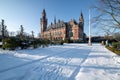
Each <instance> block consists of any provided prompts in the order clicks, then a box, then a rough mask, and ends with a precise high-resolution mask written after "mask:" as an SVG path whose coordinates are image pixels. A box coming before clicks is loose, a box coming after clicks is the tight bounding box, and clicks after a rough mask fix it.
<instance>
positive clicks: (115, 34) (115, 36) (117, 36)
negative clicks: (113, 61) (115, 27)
mask: <svg viewBox="0 0 120 80" xmlns="http://www.w3.org/2000/svg"><path fill="white" fill-rule="evenodd" d="M113 38H114V39H115V40H117V41H119V42H120V33H114V34H113Z"/></svg>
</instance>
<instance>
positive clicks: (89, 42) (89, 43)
mask: <svg viewBox="0 0 120 80" xmlns="http://www.w3.org/2000/svg"><path fill="white" fill-rule="evenodd" d="M90 26H91V23H90V9H89V41H88V45H89V46H91V45H92V43H91V27H90Z"/></svg>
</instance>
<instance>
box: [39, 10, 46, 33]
mask: <svg viewBox="0 0 120 80" xmlns="http://www.w3.org/2000/svg"><path fill="white" fill-rule="evenodd" d="M40 23H41V33H43V32H44V31H45V30H46V29H47V18H46V12H45V9H43V12H42V18H41V21H40Z"/></svg>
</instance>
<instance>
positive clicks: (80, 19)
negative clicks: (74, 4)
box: [79, 11, 84, 23]
mask: <svg viewBox="0 0 120 80" xmlns="http://www.w3.org/2000/svg"><path fill="white" fill-rule="evenodd" d="M79 22H80V23H84V19H83V13H82V11H81V14H80V18H79Z"/></svg>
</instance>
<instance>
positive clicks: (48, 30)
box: [40, 9, 85, 41]
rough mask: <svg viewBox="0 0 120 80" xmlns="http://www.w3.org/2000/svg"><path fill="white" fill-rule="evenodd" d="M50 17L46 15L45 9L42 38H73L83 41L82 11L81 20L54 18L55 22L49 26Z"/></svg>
mask: <svg viewBox="0 0 120 80" xmlns="http://www.w3.org/2000/svg"><path fill="white" fill-rule="evenodd" d="M47 23H48V19H47V17H46V12H45V9H44V10H43V12H42V18H41V19H40V24H41V35H40V37H41V38H42V39H50V40H52V41H60V40H65V39H69V40H73V41H78V40H80V41H82V40H84V35H85V34H84V18H83V14H82V12H81V14H80V18H79V22H76V21H75V20H70V21H69V22H64V21H61V20H58V22H56V18H54V23H51V24H50V25H49V26H47Z"/></svg>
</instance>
